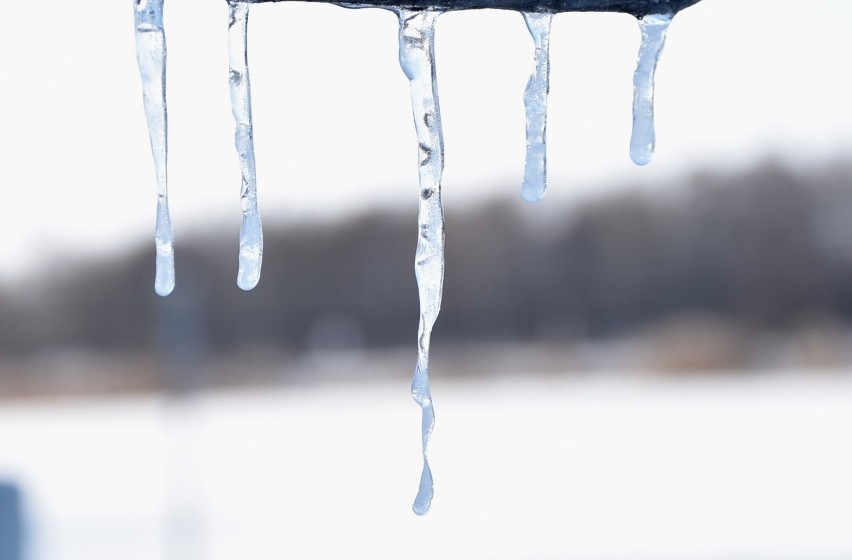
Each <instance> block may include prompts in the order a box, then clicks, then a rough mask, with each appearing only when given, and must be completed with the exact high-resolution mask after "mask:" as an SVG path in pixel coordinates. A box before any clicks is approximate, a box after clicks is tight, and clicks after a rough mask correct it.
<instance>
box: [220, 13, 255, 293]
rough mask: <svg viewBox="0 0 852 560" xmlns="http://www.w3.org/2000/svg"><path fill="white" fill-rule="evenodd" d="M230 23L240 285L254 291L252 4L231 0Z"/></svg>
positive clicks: (238, 278)
mask: <svg viewBox="0 0 852 560" xmlns="http://www.w3.org/2000/svg"><path fill="white" fill-rule="evenodd" d="M229 5H230V17H229V20H228V61H229V65H230V67H229V72H228V76H229V78H228V84H229V86H230V91H231V112H233V114H234V120H235V121H236V131H235V133H234V144H235V146H236V149H237V155H238V156H239V159H240V172H241V174H242V185H241V189H240V200H241V203H242V211H243V223H242V227H241V228H240V259H239V263H240V264H239V271H238V273H237V285H238V286H239V287H240V288H242V289H243V290H251V289H252V288H254V287H255V286H256V285H257V283H258V281H259V280H260V268H261V263H262V262H263V227H262V225H261V222H260V212H259V211H258V209H257V172H256V169H255V163H254V130H253V128H252V119H251V85H250V83H249V70H248V33H247V32H248V12H249V4H248V3H246V2H237V1H236V0H231V1H230V2H229Z"/></svg>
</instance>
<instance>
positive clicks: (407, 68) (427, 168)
mask: <svg viewBox="0 0 852 560" xmlns="http://www.w3.org/2000/svg"><path fill="white" fill-rule="evenodd" d="M440 13H441V12H439V11H436V10H418V11H415V10H405V9H400V10H399V11H398V12H397V14H398V16H399V62H400V65H401V66H402V70H403V72H405V75H406V77H407V78H408V80H409V83H410V86H411V106H412V111H413V113H414V128H415V129H416V131H417V143H418V147H419V168H418V169H419V178H420V204H419V215H418V219H417V225H418V237H417V254H416V257H415V264H414V272H415V275H416V277H417V288H418V293H419V296H420V325H419V329H418V335H417V366H416V368H415V370H414V379H413V381H412V384H411V395H412V397H413V398H414V400H415V402H417V404H419V405H420V407H421V409H422V411H423V421H422V430H421V433H422V438H423V471H422V474H421V476H420V486H419V489H418V492H417V497H416V498H415V499H414V505H413V509H414V513H416V514H417V515H424V514H425V513H426V512H428V511H429V506H430V505H431V504H432V496H433V494H434V487H433V483H432V471H431V470H430V468H429V458H428V450H429V449H428V448H429V439H430V437H431V435H432V428H433V427H434V425H435V411H434V409H433V407H432V394H431V391H430V389H429V342H430V339H431V336H432V327H433V326H434V324H435V319H436V318H437V317H438V312H439V311H440V310H441V293H442V289H443V284H444V210H443V206H442V204H441V174H442V173H443V170H444V138H443V133H442V130H441V112H440V109H439V106H438V82H437V79H436V75H435V46H434V39H435V20H436V19H437V17H438V16H439V15H440Z"/></svg>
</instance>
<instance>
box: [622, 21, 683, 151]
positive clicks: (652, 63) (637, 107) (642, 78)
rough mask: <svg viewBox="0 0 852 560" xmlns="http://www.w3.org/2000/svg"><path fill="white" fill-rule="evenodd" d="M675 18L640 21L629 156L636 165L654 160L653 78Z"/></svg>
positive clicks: (655, 141)
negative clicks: (670, 26) (670, 25)
mask: <svg viewBox="0 0 852 560" xmlns="http://www.w3.org/2000/svg"><path fill="white" fill-rule="evenodd" d="M672 17H673V16H672V14H671V13H665V14H649V15H647V16H645V17H643V18H641V19H640V20H639V28H640V30H641V32H642V44H641V45H640V47H639V59H638V61H637V63H636V73H635V74H633V132H632V135H631V138H630V157H631V159H632V160H633V161H634V163H636V164H637V165H648V164H649V163H651V159H652V158H653V156H654V150H655V149H656V144H657V137H656V132H655V130H654V78H655V74H656V72H657V62H659V60H660V55H661V54H662V52H663V47H664V46H665V43H666V31H667V30H668V28H669V24H670V23H671V21H672Z"/></svg>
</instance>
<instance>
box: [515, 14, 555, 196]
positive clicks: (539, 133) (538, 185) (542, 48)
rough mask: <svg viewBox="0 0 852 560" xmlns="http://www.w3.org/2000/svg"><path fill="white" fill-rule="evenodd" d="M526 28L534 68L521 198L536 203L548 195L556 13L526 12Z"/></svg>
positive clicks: (526, 102)
mask: <svg viewBox="0 0 852 560" xmlns="http://www.w3.org/2000/svg"><path fill="white" fill-rule="evenodd" d="M522 15H523V16H524V21H526V22H527V29H529V30H530V35H532V38H533V42H534V43H535V67H534V68H533V71H532V74H530V80H529V82H527V89H526V90H525V91H524V106H525V107H526V112H527V157H526V163H525V165H524V183H523V186H522V187H521V196H522V197H523V199H524V200H526V201H527V202H537V201H539V200H541V199H542V198H544V195H545V193H546V192H547V94H548V92H549V91H550V26H551V22H552V21H553V14H550V13H538V12H523V13H522Z"/></svg>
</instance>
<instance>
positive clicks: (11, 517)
mask: <svg viewBox="0 0 852 560" xmlns="http://www.w3.org/2000/svg"><path fill="white" fill-rule="evenodd" d="M22 533H23V523H22V521H21V492H20V490H18V488H17V486H15V485H13V484H9V483H0V560H22V555H21V540H22Z"/></svg>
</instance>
